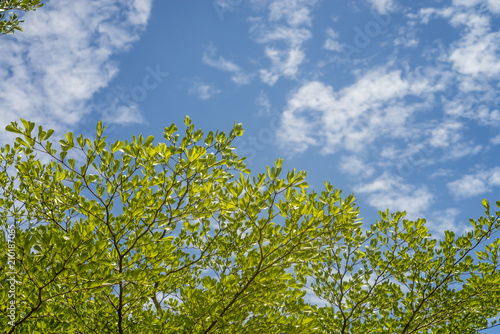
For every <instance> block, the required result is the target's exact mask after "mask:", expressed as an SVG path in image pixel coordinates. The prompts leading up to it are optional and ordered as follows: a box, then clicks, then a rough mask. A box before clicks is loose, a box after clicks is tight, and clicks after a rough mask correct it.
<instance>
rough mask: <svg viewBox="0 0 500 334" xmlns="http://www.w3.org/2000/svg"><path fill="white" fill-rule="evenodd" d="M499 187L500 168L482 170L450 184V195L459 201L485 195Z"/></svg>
mask: <svg viewBox="0 0 500 334" xmlns="http://www.w3.org/2000/svg"><path fill="white" fill-rule="evenodd" d="M498 186H500V167H494V168H491V169H489V170H487V169H486V170H483V169H481V170H478V171H477V172H476V173H473V174H467V175H464V176H463V177H461V178H459V179H457V180H455V181H452V182H449V183H448V189H449V191H450V193H451V194H452V195H453V196H454V197H455V198H457V199H462V198H469V197H473V196H477V195H480V194H484V193H487V192H490V191H492V190H493V188H494V187H498Z"/></svg>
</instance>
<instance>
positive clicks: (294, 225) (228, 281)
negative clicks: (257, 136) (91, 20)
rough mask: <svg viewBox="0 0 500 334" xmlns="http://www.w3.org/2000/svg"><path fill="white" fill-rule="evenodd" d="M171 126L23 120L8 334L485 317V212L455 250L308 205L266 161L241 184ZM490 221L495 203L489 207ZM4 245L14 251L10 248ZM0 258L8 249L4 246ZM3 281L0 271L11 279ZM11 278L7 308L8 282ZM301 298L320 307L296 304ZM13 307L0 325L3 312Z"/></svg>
mask: <svg viewBox="0 0 500 334" xmlns="http://www.w3.org/2000/svg"><path fill="white" fill-rule="evenodd" d="M184 123H185V127H186V130H185V131H184V134H183V136H182V137H181V136H180V135H179V134H178V133H177V130H178V129H177V127H176V126H175V125H174V124H172V125H171V126H170V127H167V128H165V132H164V138H163V139H162V140H161V141H156V142H155V139H154V138H153V137H152V136H149V137H147V138H145V137H143V136H142V135H140V136H138V137H136V136H133V137H132V139H131V140H130V141H121V140H118V141H116V142H109V141H107V140H106V137H105V136H104V130H105V129H104V128H103V126H102V123H101V122H99V123H98V125H97V129H96V130H97V134H96V137H95V138H93V139H90V138H85V137H83V136H82V135H80V136H78V137H75V136H74V135H73V134H72V133H71V132H69V133H67V134H65V138H64V139H62V140H60V141H59V142H58V144H57V146H58V148H57V149H56V148H55V146H56V144H55V143H52V142H50V141H49V139H50V138H51V135H52V134H53V132H54V131H53V130H48V131H45V130H44V129H43V128H42V127H41V126H40V127H38V131H35V124H34V123H31V122H28V121H25V120H22V125H19V124H17V123H15V122H14V123H12V124H11V125H9V126H7V130H8V131H10V132H14V133H16V134H17V135H18V137H17V139H16V141H15V143H14V144H13V145H5V146H4V147H3V148H1V149H0V208H1V209H0V224H1V226H2V228H4V229H6V230H7V231H8V232H9V233H8V234H3V233H2V234H1V236H0V239H1V240H0V242H1V243H2V245H6V244H9V245H11V244H12V245H14V246H13V249H14V252H13V253H9V254H13V256H14V258H10V257H8V256H2V257H1V258H0V266H1V268H10V269H9V270H1V271H0V282H1V283H0V284H2V287H6V288H5V289H4V288H2V290H1V291H0V326H2V327H0V330H1V331H2V332H7V333H44V334H45V333H63V332H64V333H96V332H98V333H276V334H277V333H429V332H432V333H472V332H474V331H476V330H479V329H483V328H487V327H489V326H493V325H495V322H494V321H489V319H492V318H493V317H495V316H497V315H498V313H499V310H500V273H499V270H498V268H499V267H498V266H499V262H498V255H499V243H500V241H499V239H498V238H497V239H496V240H495V238H493V237H494V233H496V232H498V229H499V227H500V222H499V217H500V211H497V212H495V214H494V215H492V214H491V213H490V208H489V203H488V202H487V201H483V205H484V207H485V210H486V212H485V216H484V217H481V218H479V219H478V220H472V219H471V220H470V223H471V228H470V231H469V232H467V233H465V234H464V235H461V236H456V235H455V234H454V233H453V232H449V231H447V232H446V233H445V238H444V239H441V240H436V239H432V238H431V235H430V234H429V232H428V229H427V228H426V226H425V221H424V220H417V221H410V220H407V219H405V213H404V212H403V213H400V212H397V213H393V214H389V212H388V211H386V212H380V215H381V218H380V220H378V221H377V222H376V223H375V224H373V225H371V226H370V227H368V228H364V227H363V226H362V224H361V221H360V219H359V217H358V212H359V209H358V208H357V207H356V204H355V198H354V197H353V196H352V195H349V196H347V197H345V198H343V197H341V191H340V190H338V189H335V188H334V187H333V185H332V184H330V183H325V189H324V190H322V191H321V192H320V193H316V192H314V191H309V190H308V184H307V183H306V181H305V178H306V173H305V172H303V171H299V172H297V171H295V170H293V171H289V172H288V173H286V175H284V174H283V173H284V172H283V171H282V168H281V165H282V160H281V159H278V160H276V161H275V165H274V166H272V167H267V169H266V171H265V172H264V173H260V174H256V175H254V176H251V175H250V171H249V170H248V169H246V166H245V163H244V158H242V157H239V156H237V154H235V153H234V146H233V144H232V142H233V140H235V139H236V137H238V136H241V135H242V133H243V129H242V126H241V124H235V125H234V127H233V129H232V130H231V131H230V132H229V134H226V133H224V132H220V131H217V132H215V133H214V132H212V131H210V132H208V134H204V133H203V132H202V130H200V129H195V127H194V125H193V124H192V123H191V120H190V119H189V117H186V118H185V121H184ZM496 204H497V206H499V207H500V202H497V203H496ZM12 240H13V242H12ZM9 247H10V246H9ZM13 272H14V273H13ZM12 277H14V278H15V280H16V281H17V283H16V284H15V288H14V289H15V293H14V295H12V294H9V292H10V291H11V290H10V289H9V288H10V285H9V284H10V283H9V282H10V281H8V279H10V278H12ZM312 300H320V301H321V302H319V303H313V302H312ZM12 301H14V305H15V311H14V315H12V312H10V310H9V309H8V306H9V305H11V302H12Z"/></svg>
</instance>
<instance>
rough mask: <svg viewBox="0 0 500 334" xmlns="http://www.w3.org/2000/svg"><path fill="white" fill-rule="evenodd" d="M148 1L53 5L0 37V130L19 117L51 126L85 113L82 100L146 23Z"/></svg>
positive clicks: (110, 74) (105, 78)
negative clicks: (18, 29)
mask: <svg viewBox="0 0 500 334" xmlns="http://www.w3.org/2000/svg"><path fill="white" fill-rule="evenodd" d="M151 3H152V1H151V0H135V1H130V2H128V3H123V2H121V1H117V0H90V1H85V2H78V1H66V2H64V5H61V4H60V3H59V2H58V1H50V2H47V3H46V5H45V6H44V7H43V8H42V9H40V10H38V11H36V13H34V14H30V15H28V16H27V17H26V23H25V25H24V30H25V31H24V32H23V33H20V34H15V35H13V36H4V37H3V38H2V39H0V49H1V50H2V63H3V64H2V66H3V69H4V70H2V71H0V105H1V106H2V109H1V113H2V118H1V120H0V127H2V128H3V127H4V126H5V123H7V122H10V121H13V120H17V119H18V118H19V117H22V118H26V119H30V120H34V121H36V122H39V123H40V122H43V123H44V124H46V125H47V126H50V127H53V128H57V127H58V126H60V125H64V126H68V125H70V126H74V125H77V124H78V123H79V122H80V121H81V120H82V117H83V116H84V115H88V114H90V113H91V112H92V111H93V110H92V106H91V105H89V104H88V101H89V100H90V99H91V98H92V97H93V95H94V94H95V93H96V92H98V91H99V90H101V89H103V88H105V87H106V86H108V84H109V83H110V82H111V80H112V79H113V78H114V76H115V75H116V74H117V73H118V70H119V66H118V64H117V63H116V62H114V61H113V60H112V59H111V57H112V56H113V55H114V54H116V53H118V52H123V51H125V50H127V49H129V48H130V46H131V45H132V43H133V42H134V41H136V40H137V39H138V37H139V33H140V32H141V31H142V30H143V29H144V28H145V25H146V24H147V21H148V18H149V13H150V10H151Z"/></svg>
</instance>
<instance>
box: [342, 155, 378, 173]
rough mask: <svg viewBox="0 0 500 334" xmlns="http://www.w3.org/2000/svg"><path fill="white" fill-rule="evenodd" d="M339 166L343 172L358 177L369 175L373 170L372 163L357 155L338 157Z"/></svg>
mask: <svg viewBox="0 0 500 334" xmlns="http://www.w3.org/2000/svg"><path fill="white" fill-rule="evenodd" d="M339 168H340V170H341V171H342V172H344V173H347V174H351V175H353V176H358V177H359V176H361V177H370V176H372V175H373V173H374V172H375V169H374V168H373V164H370V163H367V162H366V161H363V159H362V158H361V157H359V156H357V155H350V156H343V157H342V158H341V159H340V165H339Z"/></svg>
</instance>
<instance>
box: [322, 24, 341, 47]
mask: <svg viewBox="0 0 500 334" xmlns="http://www.w3.org/2000/svg"><path fill="white" fill-rule="evenodd" d="M326 35H327V36H328V37H327V38H326V40H325V44H324V45H323V47H324V48H325V49H326V50H330V51H337V52H341V51H342V44H340V42H339V41H338V39H339V33H338V32H336V31H335V30H333V29H332V28H328V29H327V30H326Z"/></svg>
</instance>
